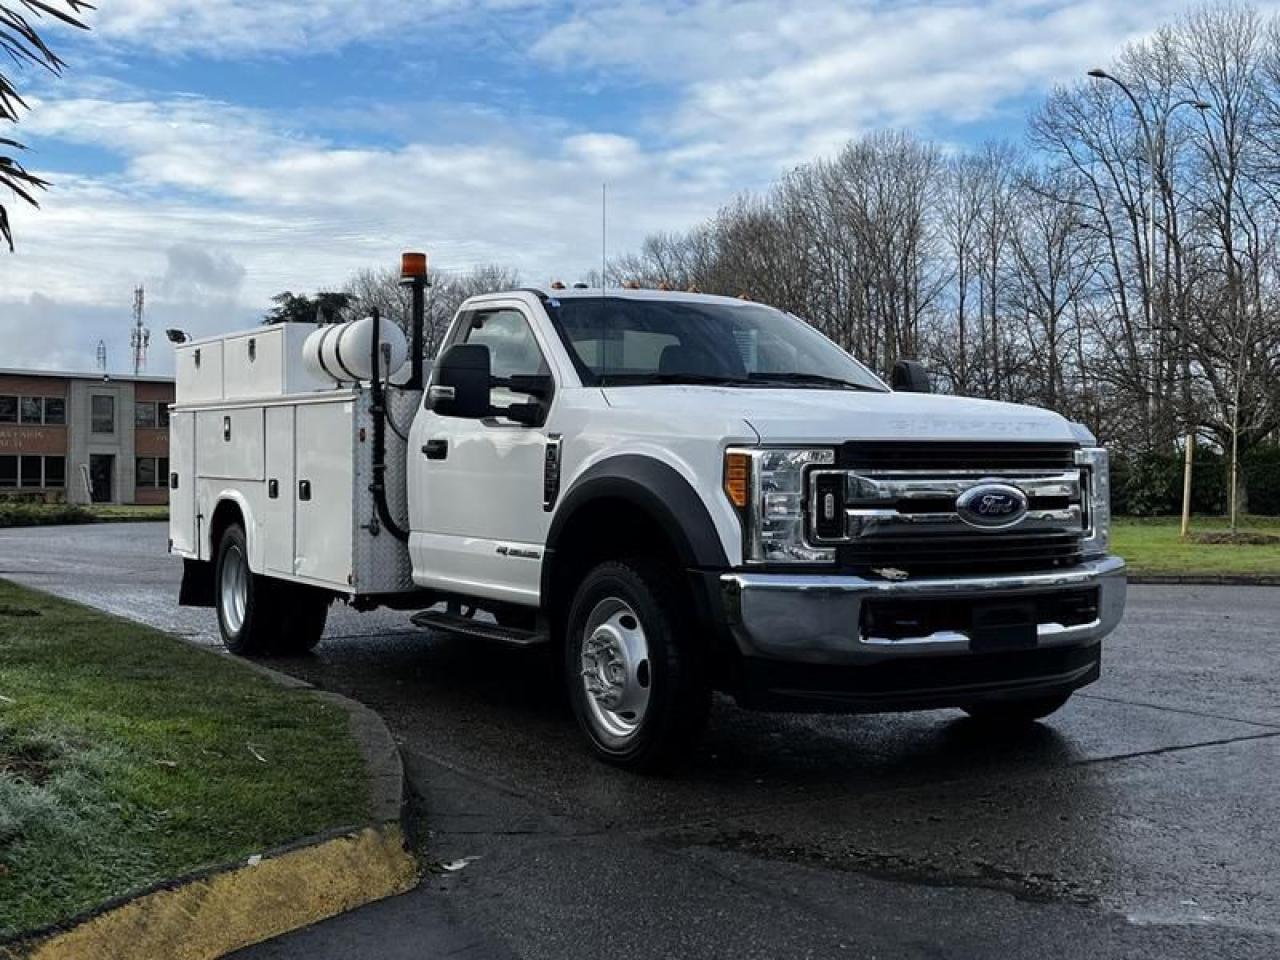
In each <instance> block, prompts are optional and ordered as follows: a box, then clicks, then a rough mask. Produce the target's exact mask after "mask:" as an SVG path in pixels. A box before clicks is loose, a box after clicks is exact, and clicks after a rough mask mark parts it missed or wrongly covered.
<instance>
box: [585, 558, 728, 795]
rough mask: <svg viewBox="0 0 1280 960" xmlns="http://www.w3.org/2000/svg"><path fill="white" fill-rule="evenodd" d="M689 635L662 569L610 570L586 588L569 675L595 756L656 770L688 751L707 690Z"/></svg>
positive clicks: (637, 565) (675, 583)
mask: <svg viewBox="0 0 1280 960" xmlns="http://www.w3.org/2000/svg"><path fill="white" fill-rule="evenodd" d="M691 627H692V616H691V612H690V609H689V604H688V602H687V600H686V599H685V596H684V590H683V588H682V584H681V583H680V581H679V579H678V578H677V576H676V575H674V574H673V573H672V572H671V571H670V570H669V569H668V568H667V567H665V566H663V565H662V564H660V563H658V562H656V561H653V560H650V559H647V558H642V559H636V560H622V561H609V562H607V563H602V564H600V565H599V566H597V567H595V568H594V569H592V570H591V571H590V572H589V573H588V574H587V576H586V577H585V578H584V579H583V581H582V585H581V586H580V587H579V588H578V592H577V594H576V595H575V597H574V599H573V603H572V605H571V607H570V610H569V617H568V637H567V642H566V644H565V667H566V675H567V679H568V686H569V696H570V700H571V702H572V705H573V712H574V715H575V716H576V717H577V720H578V724H579V726H580V727H581V728H582V730H583V731H584V732H585V733H586V734H587V737H588V739H589V740H590V742H591V745H592V747H593V748H594V749H595V752H596V754H597V755H598V756H599V757H601V758H602V759H604V760H606V761H608V762H609V763H612V764H615V765H617V766H620V767H626V768H628V769H632V770H653V769H657V768H659V767H662V766H664V765H666V764H668V763H669V762H671V761H672V760H674V759H675V758H676V757H678V756H679V754H681V753H682V752H684V751H685V750H686V749H688V747H689V746H690V745H691V744H692V742H693V740H694V738H695V736H696V734H697V733H698V731H699V730H700V729H701V728H702V726H703V724H704V723H705V722H706V718H707V713H708V710H709V707H710V703H711V688H710V684H709V682H708V680H707V663H706V659H707V657H706V650H705V649H704V648H703V647H702V646H701V645H700V643H699V642H698V638H697V635H696V633H695V631H693V630H692V629H691Z"/></svg>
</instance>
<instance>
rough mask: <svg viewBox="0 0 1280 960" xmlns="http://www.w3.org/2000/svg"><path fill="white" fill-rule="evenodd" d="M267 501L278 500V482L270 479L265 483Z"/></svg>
mask: <svg viewBox="0 0 1280 960" xmlns="http://www.w3.org/2000/svg"><path fill="white" fill-rule="evenodd" d="M267 499H269V500H278V499H280V481H279V480H276V479H275V478H272V479H270V480H268V481H267Z"/></svg>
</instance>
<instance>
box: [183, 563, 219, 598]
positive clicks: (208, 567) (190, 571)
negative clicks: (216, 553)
mask: <svg viewBox="0 0 1280 960" xmlns="http://www.w3.org/2000/svg"><path fill="white" fill-rule="evenodd" d="M178 606H180V607H212V606H213V564H212V563H211V562H209V561H208V560H183V561H182V586H181V587H179V588H178Z"/></svg>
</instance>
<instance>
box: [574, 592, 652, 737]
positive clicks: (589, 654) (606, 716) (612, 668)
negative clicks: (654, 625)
mask: <svg viewBox="0 0 1280 960" xmlns="http://www.w3.org/2000/svg"><path fill="white" fill-rule="evenodd" d="M583 633H584V637H583V643H582V663H581V668H582V670H581V673H582V685H583V688H584V690H585V691H586V694H587V698H586V700H587V706H588V708H589V711H590V714H591V719H592V721H593V722H594V724H595V726H596V727H597V728H598V729H599V731H600V732H601V733H603V734H605V735H606V736H607V737H609V738H612V739H614V740H616V741H624V740H627V739H628V738H630V737H631V736H633V735H634V734H635V732H636V731H637V730H638V729H639V727H640V724H641V723H642V722H643V721H644V715H645V710H646V709H647V708H648V706H649V692H650V690H651V686H652V676H651V671H650V666H649V643H648V640H647V639H646V637H645V634H644V628H643V627H641V625H640V618H639V617H637V616H636V613H635V611H634V610H632V609H631V607H630V606H629V605H628V604H627V603H626V602H625V601H624V600H621V599H619V598H617V597H609V598H607V599H605V600H601V601H600V602H599V603H598V604H596V606H595V609H594V610H592V611H591V614H590V616H588V617H587V623H586V626H585V628H584V630H583Z"/></svg>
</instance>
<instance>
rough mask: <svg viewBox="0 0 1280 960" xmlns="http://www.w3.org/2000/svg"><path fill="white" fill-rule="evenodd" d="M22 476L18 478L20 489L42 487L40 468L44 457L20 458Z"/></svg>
mask: <svg viewBox="0 0 1280 960" xmlns="http://www.w3.org/2000/svg"><path fill="white" fill-rule="evenodd" d="M21 459H22V476H20V477H19V478H18V486H20V487H39V486H43V485H44V477H43V474H42V473H41V468H42V467H43V466H44V462H43V461H44V457H22V458H21Z"/></svg>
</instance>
